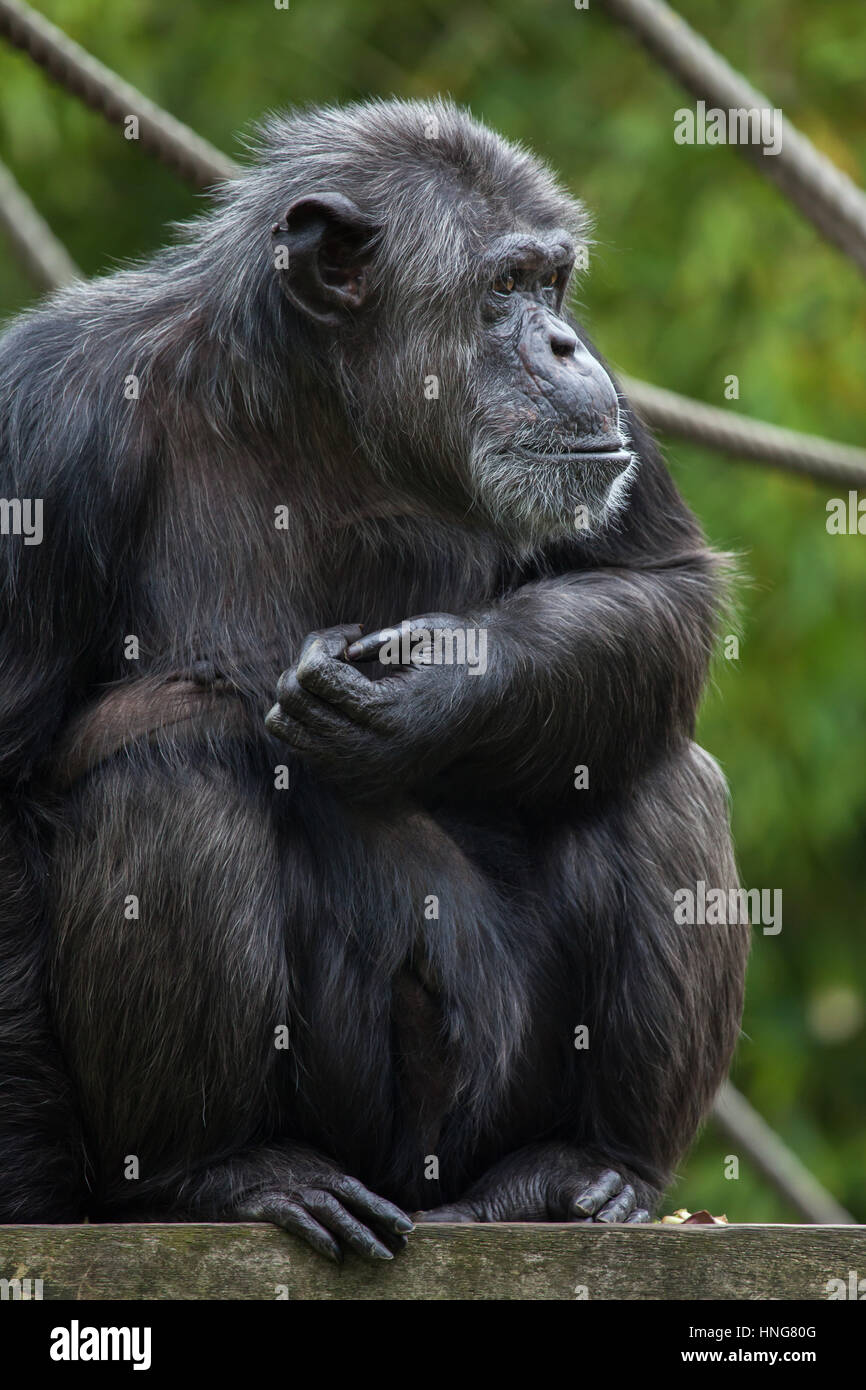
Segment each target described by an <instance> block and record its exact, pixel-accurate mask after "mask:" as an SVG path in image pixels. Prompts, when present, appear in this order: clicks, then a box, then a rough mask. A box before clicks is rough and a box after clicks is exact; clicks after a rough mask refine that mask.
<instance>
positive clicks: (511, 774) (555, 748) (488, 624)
mask: <svg viewBox="0 0 866 1390" xmlns="http://www.w3.org/2000/svg"><path fill="white" fill-rule="evenodd" d="M716 601H717V585H716V580H715V576H714V567H713V564H712V561H711V559H709V558H708V557H707V556H706V554H705V553H703V552H697V553H695V554H694V555H693V556H691V557H689V558H688V559H686V560H679V561H678V562H677V563H675V564H670V565H667V566H665V565H659V566H658V567H655V568H645V569H640V570H638V569H630V570H626V569H610V570H595V571H590V572H585V573H580V572H575V573H571V574H566V575H562V576H559V577H556V578H551V579H545V580H541V581H539V582H536V583H531V584H527V585H525V586H523V587H521V588H520V589H518V590H516V591H515V592H514V593H513V594H512V595H510V596H509V597H507V598H506V599H504V600H503V601H502V602H500V603H499V604H498V605H497V606H496V607H495V608H492V609H490V610H489V611H488V612H486V613H484V614H480V615H478V616H477V621H478V622H479V624H480V625H481V626H482V627H485V628H486V629H487V650H488V670H487V673H486V675H485V676H484V677H480V676H479V677H475V679H478V680H482V679H483V680H485V681H489V682H490V688H489V693H488V694H489V698H488V709H489V714H488V717H487V719H486V721H485V722H484V724H483V726H482V728H481V730H480V731H479V733H478V734H477V736H476V737H475V738H474V739H473V743H472V748H471V752H470V754H469V757H468V759H467V760H466V761H462V762H458V763H457V764H455V766H454V767H453V768H452V769H451V774H453V775H454V776H455V777H456V778H457V779H459V778H460V777H461V775H462V774H463V773H465V772H467V771H470V770H471V776H470V777H469V778H467V780H468V781H471V782H473V783H474V785H475V786H476V793H477V794H479V795H481V796H484V795H485V793H486V792H489V791H499V790H504V789H508V790H509V791H510V792H512V793H516V794H517V795H518V796H520V797H521V798H524V799H525V800H527V801H529V802H532V803H538V802H545V801H557V800H559V799H561V798H564V797H566V796H568V795H569V794H570V793H571V791H572V788H573V786H574V775H575V774H574V769H575V767H577V766H585V767H586V768H587V774H588V775H587V778H586V779H585V780H586V783H587V785H586V790H587V792H588V793H589V794H590V796H591V797H592V798H593V799H594V798H595V797H598V796H599V795H603V794H604V793H605V791H607V790H609V789H611V788H613V787H616V788H619V789H621V788H622V786H623V783H624V781H626V780H628V779H630V778H631V777H633V776H634V775H636V774H637V773H639V772H640V771H641V769H642V768H644V767H646V766H647V765H648V764H649V762H650V761H651V760H652V759H653V758H654V757H655V756H657V755H658V753H659V752H661V751H662V750H663V749H664V748H666V747H668V746H670V745H671V744H672V743H673V742H675V741H676V740H677V739H679V738H680V737H682V736H684V735H688V734H689V733H690V732H691V730H692V727H693V722H694V717H695V711H696V707H697V703H698V700H699V697H700V693H701V688H702V686H703V683H704V680H705V677H706V671H707V666H708V663H709V657H710V649H711V643H712V633H713V624H714V616H715V610H716ZM451 774H449V775H451ZM479 779H480V780H479Z"/></svg>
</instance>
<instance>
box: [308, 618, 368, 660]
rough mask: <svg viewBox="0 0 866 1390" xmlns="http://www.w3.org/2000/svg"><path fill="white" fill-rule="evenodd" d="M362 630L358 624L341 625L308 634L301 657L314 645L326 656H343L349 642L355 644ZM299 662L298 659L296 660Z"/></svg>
mask: <svg viewBox="0 0 866 1390" xmlns="http://www.w3.org/2000/svg"><path fill="white" fill-rule="evenodd" d="M361 632H362V628H361V627H360V625H359V624H358V623H343V624H341V625H340V626H339V627H326V628H322V629H321V630H320V631H318V632H309V633H307V636H306V637H305V638H304V641H303V643H302V645H301V657H302V656H304V654H305V653H306V652H307V651H308V650H309V648H310V647H311V646H313V644H314V643H316V644H317V645H319V646H321V647H322V648H323V649H324V650H325V651H326V652H327V654H328V656H334V657H338V656H344V655H345V652H346V648H347V647H348V645H349V643H350V642H356V641H357V640H358V638H359V637H360V636H361ZM298 659H299V660H300V657H299V658H298Z"/></svg>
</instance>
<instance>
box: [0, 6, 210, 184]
mask: <svg viewBox="0 0 866 1390" xmlns="http://www.w3.org/2000/svg"><path fill="white" fill-rule="evenodd" d="M0 34H2V35H3V36H4V37H5V38H7V39H8V40H9V42H10V43H12V44H14V45H15V47H16V48H21V49H23V50H24V52H25V53H28V54H29V55H30V57H31V58H32V59H33V61H34V62H35V63H38V64H39V66H40V67H42V68H44V69H45V71H46V72H48V73H50V75H51V76H52V77H53V78H54V79H55V81H57V82H59V83H60V84H61V86H63V87H65V88H66V89H67V91H70V92H72V93H74V95H75V96H78V97H80V98H81V99H82V101H84V102H86V103H87V105H88V106H92V107H93V108H94V110H96V111H101V112H102V114H103V115H104V116H106V117H107V118H108V120H109V121H112V122H114V123H116V124H119V125H122V124H123V122H124V120H125V119H126V117H127V116H137V117H138V125H139V130H138V142H137V143H139V144H140V145H141V146H142V147H143V148H144V149H146V150H149V151H150V152H151V153H152V154H155V155H156V156H157V157H158V158H159V159H161V160H162V161H163V162H164V163H165V164H168V165H169V166H170V167H171V168H172V169H174V170H176V171H177V173H179V174H180V175H182V177H183V178H185V179H188V180H189V182H190V183H193V184H195V185H196V187H198V188H207V187H208V186H209V185H210V184H213V183H217V182H218V181H219V180H220V179H229V178H231V177H232V175H233V174H235V173H237V167H238V166H237V165H236V164H235V162H234V161H233V160H232V159H229V157H228V155H225V154H223V153H222V151H221V150H218V149H217V148H216V147H215V146H214V145H211V144H209V143H208V141H207V140H202V138H201V137H200V136H199V135H196V134H195V132H194V131H192V130H190V129H189V126H185V125H183V124H182V123H181V122H180V121H176V120H175V119H174V117H173V116H169V115H167V114H166V112H165V111H161V110H160V108H159V107H158V106H156V105H155V104H154V103H153V102H152V101H149V100H148V98H147V97H146V96H143V95H142V93H141V92H139V91H137V89H136V88H135V87H133V86H131V84H130V83H129V82H124V81H123V79H122V78H120V77H118V76H117V75H116V74H115V73H113V72H112V71H111V70H110V68H106V67H104V66H103V64H102V63H100V62H98V61H97V60H96V58H92V57H91V56H90V54H89V53H87V52H85V50H84V49H83V48H81V47H80V46H79V45H78V44H77V43H74V42H73V40H72V39H70V38H68V37H67V36H66V34H64V33H63V31H62V30H61V29H58V28H57V27H56V25H54V24H51V23H50V22H49V21H48V20H47V19H45V18H43V16H42V15H40V14H37V13H36V11H35V10H31V9H30V7H29V5H23V4H20V3H19V0H0Z"/></svg>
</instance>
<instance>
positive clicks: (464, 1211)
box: [415, 1202, 478, 1226]
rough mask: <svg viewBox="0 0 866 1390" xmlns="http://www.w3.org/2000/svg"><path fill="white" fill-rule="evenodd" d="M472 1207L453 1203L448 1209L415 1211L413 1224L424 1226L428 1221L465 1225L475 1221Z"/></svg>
mask: <svg viewBox="0 0 866 1390" xmlns="http://www.w3.org/2000/svg"><path fill="white" fill-rule="evenodd" d="M477 1220H478V1217H477V1216H476V1214H475V1210H474V1208H473V1207H471V1206H470V1205H469V1203H468V1202H454V1203H453V1204H452V1205H451V1206H450V1207H431V1208H430V1210H429V1211H416V1212H415V1224H416V1225H418V1226H424V1225H426V1224H427V1223H428V1222H430V1221H451V1222H459V1223H460V1224H464V1225H465V1224H466V1223H467V1222H470V1221H477Z"/></svg>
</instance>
